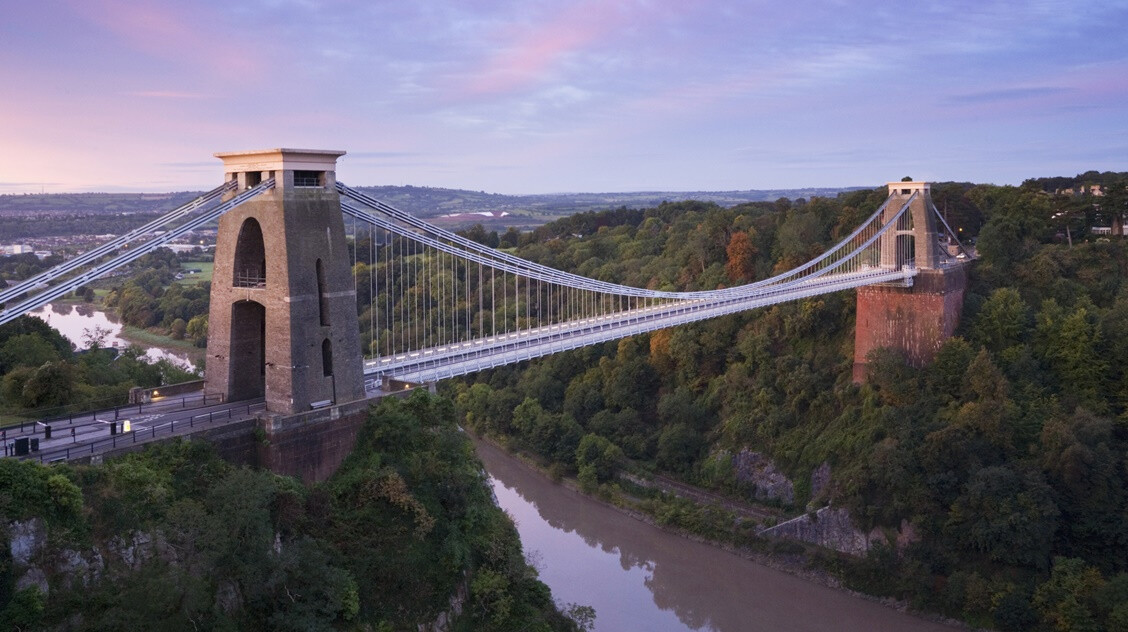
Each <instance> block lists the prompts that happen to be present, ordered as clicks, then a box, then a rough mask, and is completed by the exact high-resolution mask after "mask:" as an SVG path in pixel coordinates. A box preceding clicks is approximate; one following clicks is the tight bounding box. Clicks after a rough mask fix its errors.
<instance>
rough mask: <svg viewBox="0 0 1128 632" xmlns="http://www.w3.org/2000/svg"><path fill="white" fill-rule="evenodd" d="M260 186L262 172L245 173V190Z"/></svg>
mask: <svg viewBox="0 0 1128 632" xmlns="http://www.w3.org/2000/svg"><path fill="white" fill-rule="evenodd" d="M260 184H262V172H261V171H248V172H247V188H248V189H253V188H255V187H257V186H258V185H260Z"/></svg>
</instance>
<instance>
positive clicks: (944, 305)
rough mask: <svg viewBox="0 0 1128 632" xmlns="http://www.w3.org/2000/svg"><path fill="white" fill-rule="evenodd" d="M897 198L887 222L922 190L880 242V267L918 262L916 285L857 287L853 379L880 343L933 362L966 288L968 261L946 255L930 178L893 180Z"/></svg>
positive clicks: (917, 361)
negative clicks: (951, 259)
mask: <svg viewBox="0 0 1128 632" xmlns="http://www.w3.org/2000/svg"><path fill="white" fill-rule="evenodd" d="M888 186H889V195H890V197H891V198H892V199H891V200H890V203H889V205H888V207H887V208H886V210H885V220H886V221H888V220H889V219H890V218H892V217H893V216H894V215H896V214H897V212H898V211H900V210H901V207H902V206H904V205H905V202H907V201H908V200H909V199H910V198H911V197H912V195H913V194H914V193H915V194H917V196H916V198H915V199H913V201H912V202H911V204H910V206H909V210H908V212H907V213H906V214H905V215H903V216H902V217H901V220H900V222H899V223H898V225H897V226H895V227H893V228H895V229H896V230H895V231H891V232H887V233H885V234H884V235H883V236H882V241H881V267H883V268H889V269H900V268H901V267H903V266H915V267H916V268H917V269H918V270H919V272H918V273H917V275H916V277H914V278H913V283H912V285H911V286H905V285H902V284H900V283H897V284H882V285H870V286H866V287H860V288H858V309H857V319H856V323H855V325H854V381H855V382H859V383H860V382H862V381H864V380H865V376H866V356H867V355H869V352H870V351H872V350H874V349H877V348H879V347H887V348H891V349H894V350H897V351H900V352H902V353H904V354H905V357H906V359H908V361H909V363H910V364H912V365H913V366H918V367H919V366H924V365H925V364H928V363H929V362H931V361H932V358H933V357H935V355H936V352H937V351H939V350H940V346H941V345H943V344H944V341H946V340H947V339H948V338H950V337H951V336H952V334H953V333H954V332H955V330H956V326H957V325H958V324H959V320H960V311H961V310H962V309H963V298H964V291H965V289H966V288H967V271H966V269H965V265H964V264H951V263H945V261H946V260H947V257H941V248H942V247H943V246H942V245H941V244H940V241H939V232H938V231H937V227H936V225H937V223H936V215H935V213H934V212H933V210H932V209H933V208H934V207H933V204H932V197H931V195H930V191H929V185H928V183H927V182H890V183H889V184H888Z"/></svg>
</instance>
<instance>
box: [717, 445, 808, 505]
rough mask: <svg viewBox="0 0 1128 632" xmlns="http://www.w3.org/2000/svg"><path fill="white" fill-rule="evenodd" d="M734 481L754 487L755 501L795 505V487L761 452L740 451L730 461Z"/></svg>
mask: <svg viewBox="0 0 1128 632" xmlns="http://www.w3.org/2000/svg"><path fill="white" fill-rule="evenodd" d="M732 467H733V469H734V471H735V475H736V480H738V481H741V482H744V483H751V484H752V485H754V486H755V487H756V492H755V496H756V500H778V501H779V502H781V503H783V504H785V505H791V504H794V503H795V485H794V484H793V483H792V482H791V479H789V478H787V476H786V475H785V474H784V473H783V472H781V471H780V470H779V468H777V467H776V466H775V463H773V462H772V460H771V459H769V458H768V457H767V456H766V455H764V454H763V453H762V452H753V451H751V450H748V449H744V450H741V451H740V452H739V453H738V454H737V455H736V456H735V457H733V459H732Z"/></svg>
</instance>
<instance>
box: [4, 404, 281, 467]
mask: <svg viewBox="0 0 1128 632" xmlns="http://www.w3.org/2000/svg"><path fill="white" fill-rule="evenodd" d="M260 410H266V403H265V402H256V403H252V404H246V405H244V406H236V407H233V408H226V409H224V410H218V411H210V412H206V413H200V414H199V415H192V416H191V417H189V418H187V419H181V420H179V421H176V420H173V421H169V422H168V423H167V424H161V423H156V424H153V425H151V426H149V427H146V428H141V429H139V430H131V431H130V432H122V433H118V434H113V435H111V436H110V437H108V438H105V439H99V440H96V441H91V442H90V443H83V444H80V445H79V444H75V445H69V446H53V447H51V448H46V449H42V450H40V451H39V452H37V453H33V454H29V455H27V456H25V457H17V458H20V459H21V460H24V461H39V462H40V463H54V462H58V461H69V460H71V459H77V458H83V457H87V456H94V455H96V454H99V453H102V452H105V451H108V450H114V449H116V448H119V447H125V446H130V445H136V444H144V443H149V442H152V441H154V440H156V439H158V438H164V437H171V436H175V435H176V434H177V431H178V429H179V432H181V433H183V432H184V430H185V428H188V429H195V428H197V427H199V428H203V427H206V426H208V425H214V424H215V423H216V422H219V421H230V420H232V419H235V418H236V417H242V416H250V414H251V413H253V412H258V411H260Z"/></svg>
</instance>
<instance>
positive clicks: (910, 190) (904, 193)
mask: <svg viewBox="0 0 1128 632" xmlns="http://www.w3.org/2000/svg"><path fill="white" fill-rule="evenodd" d="M912 192H913V190H912V189H901V195H908V194H910V193H912Z"/></svg>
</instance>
